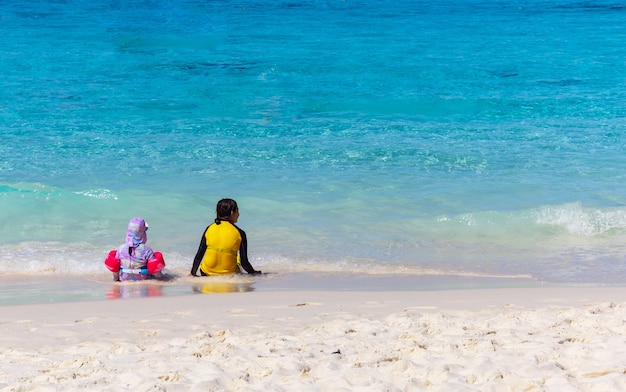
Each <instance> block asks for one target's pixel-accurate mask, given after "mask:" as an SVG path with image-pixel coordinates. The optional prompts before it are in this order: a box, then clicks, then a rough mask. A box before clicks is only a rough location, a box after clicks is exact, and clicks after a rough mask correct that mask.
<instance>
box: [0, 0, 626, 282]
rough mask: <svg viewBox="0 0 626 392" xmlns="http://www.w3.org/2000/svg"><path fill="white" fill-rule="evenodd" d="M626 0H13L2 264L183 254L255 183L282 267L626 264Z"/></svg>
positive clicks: (546, 271)
mask: <svg viewBox="0 0 626 392" xmlns="http://www.w3.org/2000/svg"><path fill="white" fill-rule="evenodd" d="M625 18H626V4H625V3H623V2H620V1H613V0H602V1H570V0H553V1H549V0H545V1H540V0H528V1H498V0H467V1H458V0H456V1H448V0H442V1H420V0H415V1H409V0H400V1H387V0H382V1H381V0H376V1H375V0H317V1H312V0H311V1H308V0H290V1H260V0H256V1H247V0H238V1H231V0H223V1H210V2H208V1H201V0H180V1H173V0H170V1H166V0H143V1H119V0H109V1H103V0H56V1H52V0H25V1H24V0H21V1H12V0H6V1H3V2H1V3H0V36H1V37H2V41H3V44H2V45H0V75H1V76H0V141H1V143H0V222H1V225H0V273H1V274H2V275H4V276H11V275H12V274H16V275H17V274H23V273H26V274H29V275H43V276H53V277H57V276H58V277H63V276H69V277H72V276H78V275H80V276H81V277H84V276H94V275H96V276H100V275H105V274H106V273H107V271H106V270H105V269H104V266H103V259H104V257H105V256H106V254H107V253H108V251H109V250H110V249H113V248H115V247H117V246H118V245H119V244H121V243H122V242H123V241H124V235H125V228H126V224H127V222H128V220H129V219H130V218H132V217H134V216H141V217H143V218H145V219H146V220H147V221H148V222H149V224H150V230H149V241H148V244H149V245H151V246H152V247H153V248H154V249H155V250H160V251H161V252H163V253H164V255H165V259H166V262H167V264H168V269H169V271H170V273H172V274H173V275H174V276H184V275H185V274H186V273H187V271H188V270H189V268H190V266H191V262H192V259H193V256H194V254H195V251H196V249H197V246H198V243H199V240H200V236H201V235H202V233H203V231H204V229H205V227H206V226H207V225H208V224H209V223H210V222H211V221H212V219H213V217H214V209H215V203H216V202H217V201H218V200H219V199H221V198H223V197H230V198H234V199H236V200H237V201H238V203H239V207H240V212H241V217H240V220H239V225H240V226H241V227H242V228H243V229H244V230H246V232H247V234H248V238H249V245H250V257H251V262H252V264H253V265H254V266H255V267H256V268H257V269H261V270H263V271H270V272H276V273H282V272H286V271H315V272H324V273H333V272H340V273H356V272H367V273H372V274H388V273H400V274H406V275H424V274H442V275H443V274H452V275H461V276H478V277H531V278H533V279H536V280H538V281H545V282H556V283H589V284H621V283H624V282H626V262H625V261H626V260H625V254H626V178H625V177H626V175H625V170H624V169H625V168H626V164H625V163H624V147H625V145H626V106H625V105H624V102H626V71H625V70H626V60H625V59H626V46H625V45H624V42H626V27H625V25H624V20H626V19H625Z"/></svg>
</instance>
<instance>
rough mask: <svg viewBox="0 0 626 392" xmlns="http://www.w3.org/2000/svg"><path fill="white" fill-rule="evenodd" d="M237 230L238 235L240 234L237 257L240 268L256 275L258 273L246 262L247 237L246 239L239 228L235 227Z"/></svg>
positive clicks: (244, 233) (243, 232)
mask: <svg viewBox="0 0 626 392" xmlns="http://www.w3.org/2000/svg"><path fill="white" fill-rule="evenodd" d="M235 227H237V226H235ZM237 230H239V234H241V245H240V246H239V257H240V259H241V260H240V262H241V266H242V267H243V269H245V270H246V272H247V273H249V274H257V273H259V271H255V270H254V268H253V267H252V265H251V264H250V261H249V260H248V237H246V232H245V231H243V230H241V229H240V228H239V227H237Z"/></svg>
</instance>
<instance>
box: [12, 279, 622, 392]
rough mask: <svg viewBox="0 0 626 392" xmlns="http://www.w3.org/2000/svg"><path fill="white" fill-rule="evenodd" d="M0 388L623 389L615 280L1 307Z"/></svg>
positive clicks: (619, 310)
mask: <svg viewBox="0 0 626 392" xmlns="http://www.w3.org/2000/svg"><path fill="white" fill-rule="evenodd" d="M0 310H1V311H2V317H1V323H0V364H1V365H0V391H57V390H58V391H73V390H97V391H423V390H428V391H559V392H567V391H599V392H606V391H626V288H529V289H488V290H456V291H455V290H451V291H412V292H341V291H301V292H298V291H282V292H280V291H279V292H276V291H275V292H245V293H231V294H204V295H203V294H197V295H191V296H179V297H157V298H139V299H127V300H114V301H95V302H81V303H61V304H51V305H22V306H4V307H0Z"/></svg>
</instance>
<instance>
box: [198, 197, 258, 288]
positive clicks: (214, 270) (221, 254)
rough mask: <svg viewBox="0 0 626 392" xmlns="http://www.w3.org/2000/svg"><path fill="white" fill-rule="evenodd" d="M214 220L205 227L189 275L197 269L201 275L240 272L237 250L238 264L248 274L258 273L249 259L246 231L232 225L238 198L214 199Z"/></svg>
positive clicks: (236, 215)
mask: <svg viewBox="0 0 626 392" xmlns="http://www.w3.org/2000/svg"><path fill="white" fill-rule="evenodd" d="M215 210H216V216H217V217H216V218H215V222H214V223H212V224H210V225H209V227H207V228H206V230H205V231H204V234H202V238H201V239H200V246H199V247H198V252H197V253H196V256H195V257H194V259H193V266H192V267H191V274H190V275H192V276H197V273H198V269H200V274H201V275H203V276H207V275H225V274H233V273H239V272H241V271H240V269H239V266H238V264H237V252H239V257H240V263H241V267H242V268H243V269H244V270H245V271H246V272H247V273H249V274H260V273H261V271H256V270H255V269H254V268H253V267H252V265H251V264H250V262H249V261H248V240H247V238H246V233H245V232H244V231H243V230H241V229H240V228H239V227H237V226H236V225H235V223H237V220H238V219H239V208H238V207H237V202H236V201H234V200H232V199H222V200H220V201H219V202H218V203H217V207H216V208H215Z"/></svg>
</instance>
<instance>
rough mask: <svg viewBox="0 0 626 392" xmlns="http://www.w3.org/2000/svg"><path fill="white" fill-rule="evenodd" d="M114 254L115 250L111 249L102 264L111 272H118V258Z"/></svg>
mask: <svg viewBox="0 0 626 392" xmlns="http://www.w3.org/2000/svg"><path fill="white" fill-rule="evenodd" d="M116 256H117V250H115V249H113V250H112V251H110V252H109V255H108V256H107V258H106V259H104V265H106V267H107V268H108V269H109V271H111V272H120V259H118V258H117V257H116Z"/></svg>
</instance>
